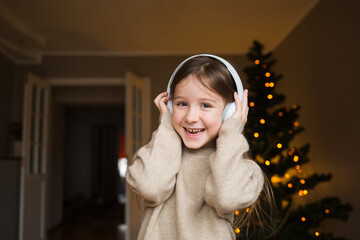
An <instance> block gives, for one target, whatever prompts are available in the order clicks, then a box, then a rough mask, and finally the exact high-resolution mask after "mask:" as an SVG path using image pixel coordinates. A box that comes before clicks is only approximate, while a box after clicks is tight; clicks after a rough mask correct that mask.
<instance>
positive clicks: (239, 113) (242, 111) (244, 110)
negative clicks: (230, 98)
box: [231, 89, 249, 125]
mask: <svg viewBox="0 0 360 240" xmlns="http://www.w3.org/2000/svg"><path fill="white" fill-rule="evenodd" d="M234 99H235V104H236V110H235V112H234V114H233V115H232V116H231V118H236V119H239V120H240V121H241V122H242V123H243V124H244V125H245V123H246V121H247V116H248V112H249V106H248V90H247V89H245V90H244V94H243V99H242V101H240V98H239V96H238V95H237V93H236V92H234Z"/></svg>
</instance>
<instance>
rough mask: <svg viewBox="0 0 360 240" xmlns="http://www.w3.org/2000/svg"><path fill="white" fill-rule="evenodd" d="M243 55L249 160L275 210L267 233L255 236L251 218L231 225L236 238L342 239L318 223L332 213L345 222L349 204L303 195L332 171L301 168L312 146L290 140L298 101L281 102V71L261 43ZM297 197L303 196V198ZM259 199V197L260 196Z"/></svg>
mask: <svg viewBox="0 0 360 240" xmlns="http://www.w3.org/2000/svg"><path fill="white" fill-rule="evenodd" d="M247 58H248V59H249V60H250V61H251V62H252V65H251V66H249V67H247V68H245V69H244V72H245V74H246V75H247V76H246V80H247V82H248V89H249V105H250V111H249V116H248V122H247V126H246V128H245V130H244V131H245V132H244V134H245V136H246V138H247V139H248V141H249V145H250V152H251V155H252V157H253V159H255V161H257V162H258V163H259V165H260V166H261V167H262V169H263V170H264V172H265V174H266V175H267V176H268V178H269V179H270V183H271V185H272V189H273V191H274V196H275V202H276V205H277V210H278V214H277V216H276V218H275V221H274V224H273V228H272V229H271V230H270V231H269V233H268V234H266V236H265V237H261V238H260V237H259V236H258V235H256V232H257V231H256V228H258V226H259V223H256V222H250V225H249V226H248V229H247V230H249V231H247V230H245V231H243V229H242V228H241V229H235V232H236V234H237V239H239V240H240V239H256V240H260V239H271V240H275V239H276V240H289V239H292V240H309V239H321V240H325V239H326V240H341V239H344V238H336V237H334V236H333V235H332V234H331V233H324V232H321V228H320V226H321V225H320V224H321V223H322V222H323V221H324V220H325V219H330V218H333V219H340V220H343V221H345V220H346V219H347V217H348V214H349V213H350V211H351V206H350V205H349V204H343V203H341V201H340V200H339V198H338V197H325V198H323V199H321V200H319V201H315V202H312V201H311V202H309V201H307V200H306V197H308V195H310V194H315V190H314V188H315V186H316V185H317V184H319V183H321V182H327V181H330V179H331V174H317V173H314V174H312V175H308V174H306V172H305V171H304V170H303V168H302V167H303V165H304V164H306V163H308V162H309V161H310V159H309V157H308V153H309V149H310V148H309V147H310V145H309V144H305V145H304V146H295V145H294V144H292V140H293V139H294V137H295V136H296V135H298V134H299V133H301V132H302V131H304V127H302V126H300V124H299V122H298V121H297V118H298V114H299V110H300V106H298V105H292V106H291V107H281V106H282V104H283V103H284V101H285V96H284V95H283V94H280V93H277V92H276V91H275V89H276V86H277V84H278V81H279V80H280V79H281V78H282V76H281V75H278V74H276V73H275V72H273V71H272V70H271V68H272V66H273V65H274V64H275V62H276V60H275V59H273V58H272V53H271V52H269V53H266V54H263V45H261V44H260V43H259V42H257V41H255V42H254V44H253V46H252V47H251V48H250V51H249V53H248V54H247ZM299 198H301V199H299ZM304 198H305V199H304ZM299 200H302V201H301V203H299ZM304 200H305V201H304ZM259 201H262V199H261V197H260V198H259ZM304 202H305V203H304ZM248 212H249V209H246V210H245V211H243V213H241V212H239V211H236V212H235V215H238V216H239V215H241V214H243V215H246V214H248ZM270 225H271V224H270ZM252 230H255V231H252ZM246 232H247V233H248V234H246Z"/></svg>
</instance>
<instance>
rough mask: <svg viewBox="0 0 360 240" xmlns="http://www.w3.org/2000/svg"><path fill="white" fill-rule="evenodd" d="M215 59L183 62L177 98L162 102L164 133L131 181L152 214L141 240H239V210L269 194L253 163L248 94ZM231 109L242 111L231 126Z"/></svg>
mask: <svg viewBox="0 0 360 240" xmlns="http://www.w3.org/2000/svg"><path fill="white" fill-rule="evenodd" d="M212 56H213V55H199V56H195V57H192V58H190V59H189V60H187V61H185V62H183V63H182V65H181V67H180V66H179V69H177V70H176V71H175V73H174V76H173V79H172V81H170V88H169V89H170V91H169V93H168V92H163V93H161V94H159V95H158V96H157V97H156V98H155V100H154V103H155V105H156V106H157V108H158V109H159V111H160V124H159V127H158V129H157V130H156V131H155V132H154V133H153V135H152V139H151V141H150V142H149V143H148V144H146V145H145V146H143V147H142V148H140V149H139V151H138V152H137V153H136V154H135V156H134V158H133V161H132V164H131V165H130V166H129V168H128V171H127V174H126V179H127V181H128V183H129V185H130V187H131V189H132V190H133V191H134V192H135V193H136V194H137V195H138V196H140V198H141V199H142V200H143V203H144V207H145V209H144V215H143V222H142V225H141V229H140V232H139V235H138V239H149V240H150V239H151V240H161V239H186V240H198V239H206V240H209V239H214V240H215V239H216V240H218V239H225V240H227V239H229V240H230V239H235V234H234V230H233V222H234V211H235V210H239V209H244V208H247V207H249V206H251V205H254V202H255V201H256V200H257V199H258V197H259V194H260V192H261V191H262V190H263V187H264V175H263V173H262V170H261V169H260V167H259V166H258V165H257V164H256V163H255V162H254V161H253V160H251V159H248V158H247V157H246V156H247V155H248V154H247V152H248V151H249V145H248V143H247V141H246V139H245V137H244V135H243V129H244V126H245V123H246V121H247V115H248V111H249V107H248V91H247V90H245V91H244V92H243V94H242V93H241V94H239V95H242V100H240V99H239V96H238V94H237V93H236V90H237V88H236V84H235V82H234V79H233V77H232V74H231V73H230V72H229V70H228V68H227V67H226V66H225V65H224V64H223V62H221V61H219V58H218V57H216V56H214V57H212ZM169 101H170V105H169V107H168V105H167V103H168V102H169ZM229 102H235V104H236V110H235V112H234V113H233V114H232V115H231V117H230V118H228V119H226V120H225V121H223V120H224V118H223V112H224V109H225V106H226V104H227V103H229Z"/></svg>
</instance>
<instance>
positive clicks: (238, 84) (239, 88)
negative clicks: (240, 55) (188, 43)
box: [167, 54, 244, 99]
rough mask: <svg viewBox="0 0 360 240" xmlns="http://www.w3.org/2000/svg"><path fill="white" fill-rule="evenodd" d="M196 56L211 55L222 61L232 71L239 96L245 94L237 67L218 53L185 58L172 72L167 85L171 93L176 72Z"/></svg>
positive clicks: (204, 55)
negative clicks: (217, 54)
mask: <svg viewBox="0 0 360 240" xmlns="http://www.w3.org/2000/svg"><path fill="white" fill-rule="evenodd" d="M196 57H210V58H215V59H217V60H219V61H220V62H222V63H223V64H224V65H225V66H226V68H227V69H228V71H229V72H230V74H231V76H232V78H233V79H234V82H235V85H236V90H237V93H238V94H239V98H240V99H242V94H243V91H244V89H243V85H242V83H241V79H240V76H239V74H238V73H237V72H236V70H235V68H234V67H233V66H232V65H231V64H230V63H229V62H228V61H226V60H225V59H223V58H221V57H219V56H216V55H212V54H197V55H193V56H191V57H188V58H187V59H185V60H184V61H182V62H181V63H180V64H179V66H177V68H176V69H175V71H174V72H173V73H172V75H171V77H170V80H169V83H168V87H167V92H168V94H169V95H170V86H171V84H172V82H173V80H174V78H175V75H176V73H177V72H178V71H179V69H180V68H181V67H182V66H183V65H184V64H185V63H186V62H187V61H189V60H190V59H193V58H196Z"/></svg>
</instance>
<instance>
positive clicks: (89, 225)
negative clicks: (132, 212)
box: [47, 204, 126, 240]
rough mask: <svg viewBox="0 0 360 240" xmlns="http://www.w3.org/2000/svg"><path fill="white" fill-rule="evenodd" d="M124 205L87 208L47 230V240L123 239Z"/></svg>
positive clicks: (124, 228)
mask: <svg viewBox="0 0 360 240" xmlns="http://www.w3.org/2000/svg"><path fill="white" fill-rule="evenodd" d="M125 231H126V227H125V225H124V207H123V205H120V204H116V205H114V206H110V207H102V208H96V209H87V210H86V211H82V212H81V213H77V215H76V216H74V217H73V218H72V219H71V220H68V221H67V222H66V223H64V224H62V225H60V226H58V227H56V228H55V229H53V230H52V231H50V232H49V235H48V238H47V239H48V240H99V239H101V240H124V239H125Z"/></svg>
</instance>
